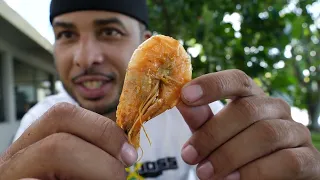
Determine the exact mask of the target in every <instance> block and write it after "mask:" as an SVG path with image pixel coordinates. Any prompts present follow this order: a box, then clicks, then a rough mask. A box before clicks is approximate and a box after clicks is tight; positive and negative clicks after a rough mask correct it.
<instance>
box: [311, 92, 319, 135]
mask: <svg viewBox="0 0 320 180" xmlns="http://www.w3.org/2000/svg"><path fill="white" fill-rule="evenodd" d="M308 115H309V120H310V122H311V124H310V125H309V129H310V130H311V131H318V132H320V125H319V123H318V119H319V115H320V95H318V98H315V99H314V100H313V103H311V104H310V105H309V106H308Z"/></svg>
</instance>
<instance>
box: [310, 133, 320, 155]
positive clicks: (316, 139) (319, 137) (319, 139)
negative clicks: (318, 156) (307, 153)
mask: <svg viewBox="0 0 320 180" xmlns="http://www.w3.org/2000/svg"><path fill="white" fill-rule="evenodd" d="M311 136H312V142H313V144H314V146H315V147H316V148H317V149H318V150H319V151H320V133H319V132H312V133H311Z"/></svg>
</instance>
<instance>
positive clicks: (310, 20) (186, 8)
mask: <svg viewBox="0 0 320 180" xmlns="http://www.w3.org/2000/svg"><path fill="white" fill-rule="evenodd" d="M316 3H319V2H315V1H312V0H300V1H299V0H290V1H289V0H288V1H287V0H265V1H262V0H260V1H259V0H242V1H236V0H223V1H222V0H197V1H196V0H175V1H171V0H148V5H149V8H150V17H151V26H150V29H151V30H153V31H154V32H156V33H161V34H165V35H169V36H172V37H174V38H177V39H180V40H182V42H183V43H184V46H185V48H186V49H190V48H191V49H193V50H198V52H197V53H195V54H193V53H192V51H189V52H190V54H191V55H192V56H193V58H192V61H193V62H192V63H193V68H194V73H193V76H194V77H197V76H200V75H202V74H205V73H210V72H215V71H220V70H223V69H230V68H237V69H241V70H243V71H244V72H246V73H247V74H248V75H250V76H251V77H254V78H255V80H256V82H257V83H258V84H259V85H261V87H262V88H264V89H265V90H266V91H267V92H268V93H269V94H270V95H272V96H278V97H279V96H280V97H281V98H284V99H285V100H287V102H289V104H291V105H292V106H297V107H299V108H306V109H307V110H308V114H309V119H310V122H312V123H311V124H310V128H312V129H319V125H318V123H317V119H318V117H319V114H320V93H319V92H318V91H319V90H320V75H319V74H320V59H319V58H320V47H319V45H318V44H319V28H320V27H318V26H317V25H316V22H315V21H318V20H319V17H318V16H319V14H312V13H310V11H309V10H310V7H312V6H311V5H312V4H313V5H316ZM319 6H320V3H319ZM230 19H233V20H237V19H238V21H230Z"/></svg>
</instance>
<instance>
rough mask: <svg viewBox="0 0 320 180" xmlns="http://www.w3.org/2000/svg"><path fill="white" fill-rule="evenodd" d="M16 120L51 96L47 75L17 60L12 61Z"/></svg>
mask: <svg viewBox="0 0 320 180" xmlns="http://www.w3.org/2000/svg"><path fill="white" fill-rule="evenodd" d="M14 74H15V76H14V77H15V84H14V85H15V98H16V113H17V119H18V120H20V119H21V118H22V117H23V116H24V114H25V113H26V112H27V111H28V110H29V109H30V108H31V107H32V106H33V105H35V104H36V103H37V102H39V101H40V100H42V99H43V98H45V97H46V96H48V95H50V94H52V92H51V91H50V87H51V83H50V79H49V78H50V76H49V74H48V73H46V72H44V71H42V70H40V69H37V68H35V67H32V66H30V65H28V64H26V63H23V62H20V61H18V60H15V61H14Z"/></svg>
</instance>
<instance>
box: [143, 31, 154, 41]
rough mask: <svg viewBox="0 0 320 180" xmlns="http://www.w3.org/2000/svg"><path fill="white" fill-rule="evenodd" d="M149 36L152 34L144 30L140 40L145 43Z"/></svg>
mask: <svg viewBox="0 0 320 180" xmlns="http://www.w3.org/2000/svg"><path fill="white" fill-rule="evenodd" d="M151 36H152V33H151V32H150V31H148V30H146V31H144V32H143V37H142V38H143V39H142V40H143V41H145V40H147V39H149V38H150V37H151Z"/></svg>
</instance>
